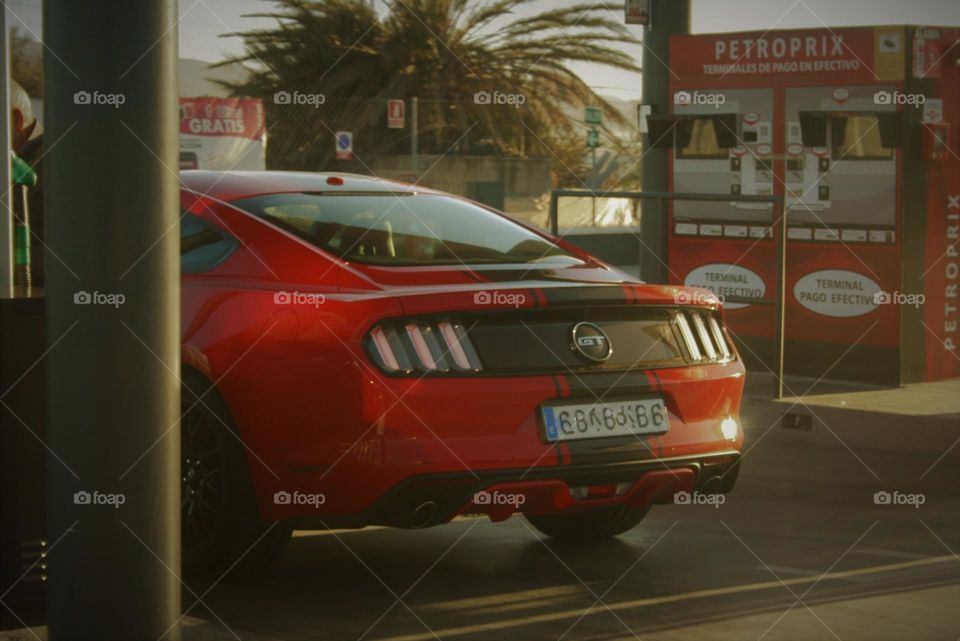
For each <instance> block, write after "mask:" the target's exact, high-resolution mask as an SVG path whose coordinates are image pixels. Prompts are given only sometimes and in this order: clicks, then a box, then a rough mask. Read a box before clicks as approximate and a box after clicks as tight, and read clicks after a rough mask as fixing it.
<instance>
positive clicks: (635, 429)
mask: <svg viewBox="0 0 960 641" xmlns="http://www.w3.org/2000/svg"><path fill="white" fill-rule="evenodd" d="M540 411H541V413H542V414H543V427H544V433H545V434H546V437H547V440H548V441H551V442H556V441H575V440H579V439H584V438H601V437H606V436H636V435H648V434H663V433H664V432H666V431H667V428H668V426H669V425H668V424H669V422H670V420H669V415H668V414H667V408H666V405H664V403H663V399H662V398H645V399H640V400H635V401H598V402H594V403H583V404H576V405H572V404H564V405H544V406H542V407H541V408H540Z"/></svg>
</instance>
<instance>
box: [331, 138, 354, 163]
mask: <svg viewBox="0 0 960 641" xmlns="http://www.w3.org/2000/svg"><path fill="white" fill-rule="evenodd" d="M334 138H335V140H336V150H337V160H351V159H352V158H353V132H352V131H338V132H337V133H336V134H334Z"/></svg>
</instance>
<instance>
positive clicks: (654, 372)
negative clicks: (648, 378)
mask: <svg viewBox="0 0 960 641" xmlns="http://www.w3.org/2000/svg"><path fill="white" fill-rule="evenodd" d="M650 374H652V375H653V377H654V378H655V379H656V380H657V385H656V387H655V389H658V390H662V389H663V379H662V378H660V373H659V372H657V370H655V369H652V370H650Z"/></svg>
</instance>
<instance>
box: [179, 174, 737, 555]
mask: <svg viewBox="0 0 960 641" xmlns="http://www.w3.org/2000/svg"><path fill="white" fill-rule="evenodd" d="M182 181H183V185H184V188H183V190H182V208H183V211H184V216H183V218H182V221H181V253H182V258H181V260H182V285H183V290H182V295H183V308H182V314H183V318H182V332H183V348H182V356H183V380H184V390H183V406H184V407H183V409H184V418H183V420H182V444H183V445H182V447H183V553H184V565H185V567H186V568H187V569H188V571H190V572H192V573H194V574H196V573H211V572H218V571H222V570H225V569H226V568H229V567H231V566H232V565H233V564H234V563H235V561H237V559H241V561H240V562H239V563H238V564H237V566H236V567H241V568H242V567H247V568H249V567H252V566H255V565H257V564H259V563H262V562H263V561H266V560H267V559H269V558H271V557H273V556H275V555H276V554H277V553H278V552H279V551H280V550H282V549H283V546H284V545H285V544H286V542H287V541H288V539H289V537H290V532H291V531H292V530H293V529H326V528H360V527H364V526H367V525H373V524H377V525H390V526H396V527H406V528H422V527H427V526H432V525H438V524H441V523H446V522H448V521H450V520H451V519H453V518H454V517H456V516H458V515H465V514H486V515H489V517H490V518H491V519H493V520H495V521H498V520H502V519H506V518H507V517H509V516H510V515H511V514H513V513H515V512H522V513H523V514H524V515H525V517H526V518H527V519H529V521H530V522H531V523H532V524H533V525H534V526H536V527H537V528H538V529H539V530H541V531H542V532H544V533H546V534H548V535H550V536H553V537H558V538H575V539H596V538H601V537H608V536H613V535H616V534H619V533H622V532H625V531H626V530H628V529H630V528H631V527H633V526H634V525H636V524H637V523H638V522H639V521H640V520H641V519H642V518H643V517H644V515H645V514H646V513H647V512H648V511H649V509H650V506H651V505H652V504H654V503H663V502H672V501H673V500H674V496H675V495H676V494H677V493H679V492H687V493H691V494H692V495H696V493H698V492H699V493H704V494H710V493H718V492H727V491H729V490H730V489H731V488H732V486H733V484H734V482H735V479H736V475H737V470H738V465H739V456H740V449H741V446H742V439H743V437H742V431H741V430H740V427H739V424H738V413H739V408H740V397H741V393H742V390H743V381H744V367H743V364H742V362H741V361H740V359H739V358H738V357H737V353H736V351H735V349H734V346H733V344H732V341H731V340H730V338H729V336H728V335H727V332H726V331H725V329H724V326H723V321H722V313H721V312H722V310H721V306H720V304H719V302H718V301H717V300H716V299H715V298H713V296H712V294H710V293H709V292H706V291H705V290H696V289H687V288H678V287H673V286H662V285H645V284H643V283H641V282H638V281H637V280H635V279H632V278H630V277H629V276H627V275H626V274H624V273H622V272H620V271H618V270H616V269H613V268H611V267H609V266H607V265H605V264H603V263H602V262H600V261H598V260H597V259H596V258H593V257H592V256H590V255H588V254H586V253H584V252H583V251H582V250H580V249H578V248H576V247H574V246H572V245H570V244H568V243H566V242H564V241H563V240H561V239H559V238H554V237H552V236H550V235H548V234H545V233H543V232H541V231H539V230H537V229H535V228H532V227H528V226H526V225H524V224H521V223H519V222H516V221H514V220H512V219H510V218H508V217H507V216H506V215H504V214H501V213H499V212H497V211H494V210H491V209H489V208H487V207H484V206H482V205H479V204H476V203H474V202H471V201H469V200H465V199H463V198H459V197H456V196H452V195H449V194H445V193H441V192H437V191H434V190H431V189H426V188H423V187H420V186H415V185H408V184H402V183H397V182H391V181H387V180H381V179H376V178H371V177H366V176H355V175H344V174H318V173H287V172H226V173H221V172H210V171H186V172H183V173H182Z"/></svg>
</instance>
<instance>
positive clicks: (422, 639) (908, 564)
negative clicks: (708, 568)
mask: <svg viewBox="0 0 960 641" xmlns="http://www.w3.org/2000/svg"><path fill="white" fill-rule="evenodd" d="M948 562H954V563H955V562H956V558H955V557H954V556H953V555H944V556H936V557H931V558H929V559H918V560H914V561H903V562H901V563H890V564H887V565H875V566H872V567H867V568H858V569H856V570H844V571H842V572H830V573H827V574H824V575H823V576H822V578H821V577H820V576H819V575H818V576H803V577H796V578H792V579H783V580H782V581H763V582H759V583H747V584H744V585H734V586H728V587H723V588H711V589H708V590H696V591H693V592H684V593H680V594H668V595H665V596H660V597H648V598H644V599H633V600H631V601H621V602H619V603H607V607H608V609H609V610H614V611H617V610H630V609H633V608H639V607H645V606H651V605H662V604H665V603H677V602H681V601H690V600H693V599H704V598H707V597H715V596H725V595H729V594H738V593H741V592H754V591H758V590H770V589H782V588H783V587H784V585H788V586H789V585H802V584H805V583H816V582H818V581H819V582H822V581H835V580H842V579H849V578H851V577H860V576H867V575H870V574H880V573H883V572H895V571H897V570H905V569H909V568H915V567H922V566H926V565H934V564H936V563H948ZM605 611H607V610H605V609H604V608H580V609H577V610H567V611H565V612H549V613H544V614H535V615H531V616H528V617H523V618H520V619H501V620H499V621H491V622H490V623H478V624H475V625H464V626H460V627H455V628H445V629H440V630H434V631H433V633H429V632H427V633H416V634H406V635H402V636H394V637H385V638H383V639H381V641H429V640H432V639H436V638H438V637H439V638H441V639H443V638H447V637H453V636H461V635H466V634H477V633H479V632H487V631H491V630H503V629H506V628H515V627H520V626H529V625H535V624H537V623H550V622H554V621H562V620H564V619H575V618H579V617H585V616H587V615H594V614H600V613H603V612H605Z"/></svg>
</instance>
